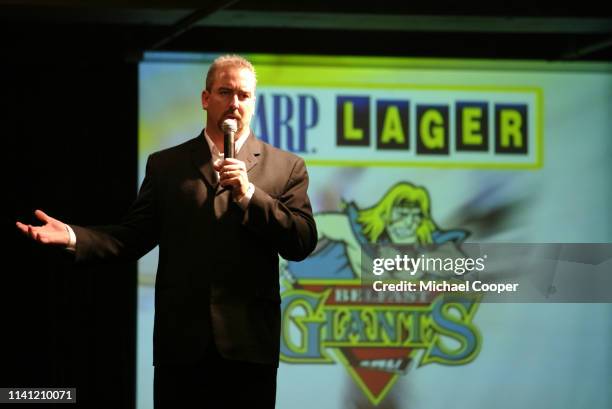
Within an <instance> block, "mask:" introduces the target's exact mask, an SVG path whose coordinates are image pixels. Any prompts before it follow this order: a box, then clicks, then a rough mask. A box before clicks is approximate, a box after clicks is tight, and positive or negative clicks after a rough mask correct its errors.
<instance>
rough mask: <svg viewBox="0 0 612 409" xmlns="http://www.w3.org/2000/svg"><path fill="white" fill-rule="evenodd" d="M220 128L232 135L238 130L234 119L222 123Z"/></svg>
mask: <svg viewBox="0 0 612 409" xmlns="http://www.w3.org/2000/svg"><path fill="white" fill-rule="evenodd" d="M221 127H222V128H223V132H231V133H234V132H236V130H238V123H237V122H236V120H235V119H231V118H230V119H226V120H225V121H223V124H222V125H221Z"/></svg>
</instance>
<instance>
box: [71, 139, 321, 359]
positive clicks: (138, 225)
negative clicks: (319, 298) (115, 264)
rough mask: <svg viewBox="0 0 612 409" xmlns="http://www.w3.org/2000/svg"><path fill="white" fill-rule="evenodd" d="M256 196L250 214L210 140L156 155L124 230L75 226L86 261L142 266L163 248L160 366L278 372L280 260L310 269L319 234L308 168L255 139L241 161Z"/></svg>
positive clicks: (158, 286) (156, 352) (157, 342)
mask: <svg viewBox="0 0 612 409" xmlns="http://www.w3.org/2000/svg"><path fill="white" fill-rule="evenodd" d="M237 158H238V159H241V160H243V161H244V162H245V163H246V166H247V172H248V177H249V180H250V181H251V182H252V183H253V184H254V185H255V193H254V194H253V197H252V198H251V201H250V203H249V206H248V208H247V210H246V211H243V210H242V209H240V207H239V206H238V205H237V204H235V203H234V202H233V200H232V199H231V192H230V191H229V190H224V189H222V188H221V187H220V186H218V184H217V181H216V175H215V172H214V169H213V167H212V163H211V154H210V149H209V147H208V144H207V143H206V140H205V139H204V135H203V134H200V135H199V136H198V137H196V138H194V139H192V140H190V141H188V142H185V143H183V144H181V145H178V146H176V147H173V148H170V149H167V150H164V151H160V152H157V153H154V154H152V155H151V156H150V157H149V159H148V161H147V170H146V176H145V178H144V181H143V184H142V186H141V188H140V191H139V194H138V197H137V199H136V201H135V203H134V204H133V206H132V208H131V209H130V211H129V212H128V214H127V216H126V217H125V219H124V220H123V222H122V223H121V224H119V225H115V226H102V227H90V228H84V227H78V226H72V227H73V229H74V231H75V234H76V237H77V242H76V253H75V255H76V261H77V262H80V261H106V260H115V259H125V260H134V259H137V258H139V257H141V256H142V255H144V254H146V253H147V252H148V251H149V250H151V249H152V248H153V247H155V245H157V244H159V264H158V270H157V278H156V283H155V329H154V337H153V338H154V341H153V360H154V364H156V365H157V364H162V363H190V362H193V361H195V360H198V359H199V358H201V357H202V355H203V353H204V351H205V349H206V348H207V347H208V346H209V345H210V343H211V342H215V344H216V346H217V348H218V350H219V352H220V353H221V355H223V356H224V357H226V358H230V359H236V360H243V361H250V362H258V363H265V364H274V365H278V354H279V338H280V295H279V282H278V281H279V277H278V255H279V254H280V255H281V256H283V257H284V258H286V259H288V260H301V259H304V258H306V257H307V256H308V254H309V253H310V252H311V251H312V250H313V249H314V247H315V245H316V241H317V232H316V226H315V222H314V218H313V216H312V209H311V206H310V201H309V199H308V196H307V192H306V191H307V188H308V174H307V171H306V167H305V164H304V161H303V160H302V159H301V158H299V157H297V156H295V155H293V154H291V153H288V152H285V151H282V150H279V149H276V148H274V147H272V146H270V145H268V144H266V143H263V142H261V141H260V140H258V139H256V138H255V136H254V135H253V134H251V135H250V136H249V137H248V139H247V141H246V142H245V144H244V145H243V147H242V149H241V150H240V152H239V153H238V155H237Z"/></svg>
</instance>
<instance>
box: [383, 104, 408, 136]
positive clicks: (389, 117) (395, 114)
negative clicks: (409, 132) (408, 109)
mask: <svg viewBox="0 0 612 409" xmlns="http://www.w3.org/2000/svg"><path fill="white" fill-rule="evenodd" d="M380 141H381V143H389V142H391V141H395V142H396V143H404V142H405V141H406V136H405V135H404V130H403V129H402V118H401V116H400V112H399V109H398V107H396V106H394V105H391V106H389V107H388V108H387V112H386V113H385V120H384V123H383V129H382V135H381V137H380Z"/></svg>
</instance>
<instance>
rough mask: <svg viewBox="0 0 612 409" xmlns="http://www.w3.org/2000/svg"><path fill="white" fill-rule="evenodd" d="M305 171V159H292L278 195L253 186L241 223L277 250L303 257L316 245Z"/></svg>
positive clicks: (289, 257)
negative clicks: (290, 166)
mask: <svg viewBox="0 0 612 409" xmlns="http://www.w3.org/2000/svg"><path fill="white" fill-rule="evenodd" d="M307 190H308V172H307V170H306V165H305V164H304V160H303V159H301V158H298V160H297V161H296V162H295V164H294V166H293V169H292V170H291V174H290V176H289V180H288V181H287V185H286V186H285V188H284V190H283V192H282V194H281V195H280V196H279V197H278V198H274V197H272V196H270V195H269V194H267V193H266V192H264V191H263V190H262V189H258V188H257V186H256V187H255V192H254V193H253V197H252V198H251V201H250V202H249V206H248V207H247V210H246V212H245V217H244V221H243V224H244V225H245V226H246V227H247V228H249V229H250V230H252V231H255V232H257V233H260V234H261V235H262V236H263V237H262V239H263V240H271V241H272V242H273V243H274V244H275V246H276V247H277V248H278V252H279V254H280V255H281V256H282V257H283V258H285V259H287V260H293V261H299V260H303V259H305V258H306V257H308V255H309V254H310V253H311V252H312V250H313V249H314V248H315V246H316V245H317V228H316V225H315V221H314V217H313V216H312V207H311V205H310V199H309V198H308V194H307Z"/></svg>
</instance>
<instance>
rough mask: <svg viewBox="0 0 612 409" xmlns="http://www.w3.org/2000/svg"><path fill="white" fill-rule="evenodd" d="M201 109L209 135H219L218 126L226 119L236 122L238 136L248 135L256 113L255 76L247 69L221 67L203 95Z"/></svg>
mask: <svg viewBox="0 0 612 409" xmlns="http://www.w3.org/2000/svg"><path fill="white" fill-rule="evenodd" d="M202 107H203V108H204V109H205V110H206V111H207V119H206V129H207V131H208V132H209V134H211V133H212V134H213V135H214V134H217V135H219V133H220V134H222V133H223V128H222V126H221V124H222V123H223V121H225V120H226V119H228V118H231V119H235V120H236V122H237V123H238V130H237V132H236V133H237V135H241V134H242V132H243V130H245V131H246V132H248V129H249V127H250V124H251V118H252V117H253V111H254V110H255V76H254V75H253V73H252V72H251V71H249V70H248V69H246V68H240V67H232V66H227V67H220V68H219V69H218V70H217V72H216V74H215V78H214V80H213V83H212V86H211V89H210V90H204V92H202Z"/></svg>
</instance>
